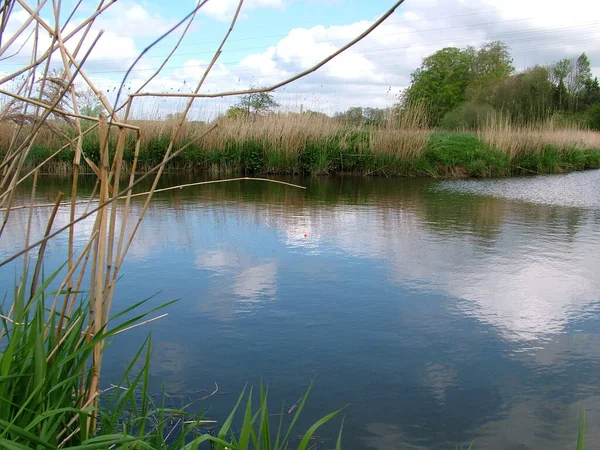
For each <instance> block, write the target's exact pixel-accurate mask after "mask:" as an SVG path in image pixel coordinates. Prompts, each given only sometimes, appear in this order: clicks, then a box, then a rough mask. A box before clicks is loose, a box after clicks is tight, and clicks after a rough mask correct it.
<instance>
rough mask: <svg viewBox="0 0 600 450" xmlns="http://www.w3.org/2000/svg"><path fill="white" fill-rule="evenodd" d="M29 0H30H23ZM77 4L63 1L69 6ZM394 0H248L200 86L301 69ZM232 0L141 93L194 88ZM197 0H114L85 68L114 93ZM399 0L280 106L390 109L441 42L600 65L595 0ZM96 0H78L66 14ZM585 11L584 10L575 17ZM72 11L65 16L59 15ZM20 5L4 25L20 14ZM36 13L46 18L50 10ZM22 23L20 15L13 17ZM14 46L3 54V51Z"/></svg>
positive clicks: (152, 57) (9, 65) (223, 2)
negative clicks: (505, 47) (498, 46)
mask: <svg viewBox="0 0 600 450" xmlns="http://www.w3.org/2000/svg"><path fill="white" fill-rule="evenodd" d="M28 3H29V4H31V5H32V6H33V5H35V4H36V3H37V2H35V1H33V0H29V1H28ZM49 3H50V2H49ZM75 3H76V2H75V1H74V0H63V5H64V8H65V11H67V10H69V9H70V8H71V7H72V5H74V4H75ZM392 3H393V2H392V0H370V1H366V0H362V1H361V0H324V1H319V0H245V2H244V7H243V10H242V14H241V16H240V18H239V20H238V23H237V25H236V28H235V30H234V32H233V34H232V35H231V38H230V40H229V42H228V43H227V45H226V47H225V49H224V52H223V54H222V55H221V57H220V59H219V63H218V64H217V65H216V66H215V68H214V69H213V71H212V73H211V75H210V76H209V78H208V80H207V82H206V84H205V86H204V87H203V91H205V92H220V91H227V90H232V89H246V88H248V87H250V86H267V85H270V84H274V83H276V82H277V81H280V80H282V79H285V78H287V77H289V76H291V75H293V74H295V73H298V72H301V71H302V70H305V69H307V68H308V67H310V66H312V65H314V64H315V63H316V62H318V61H319V60H320V59H322V58H324V57H325V56H327V55H328V54H330V53H331V52H333V51H335V50H336V49H338V48H339V47H341V46H342V45H344V44H345V43H346V42H348V41H349V40H351V39H352V38H354V37H355V36H356V35H358V34H360V33H361V32H362V31H364V30H365V29H366V28H367V27H368V26H369V25H370V24H371V23H372V22H373V21H374V20H375V19H376V18H377V17H379V16H380V15H381V14H382V13H384V12H385V11H386V10H387V9H388V8H389V7H390V6H391V4H392ZM237 4H238V2H237V0H209V2H208V3H207V4H206V5H205V6H204V7H203V8H202V9H201V10H200V11H199V12H198V14H197V16H196V18H195V20H194V22H193V24H192V26H191V28H190V30H189V32H188V34H187V36H186V38H185V40H184V41H183V43H182V44H181V46H180V47H179V49H178V52H177V53H176V55H175V56H174V57H173V58H172V60H171V61H170V62H169V63H168V64H167V66H166V67H165V69H164V70H163V72H162V73H161V74H160V75H159V76H158V77H157V78H156V79H155V80H154V81H153V83H152V84H151V85H149V86H148V87H147V88H146V89H145V90H146V91H153V92H156V91H161V92H177V91H189V90H191V89H192V88H193V86H194V85H195V84H196V82H197V81H198V80H199V79H200V77H201V75H202V73H203V71H204V69H205V68H206V66H207V64H208V62H209V61H210V59H211V58H212V54H213V52H214V50H215V49H216V47H217V46H218V44H219V42H220V40H221V38H222V36H223V34H224V33H225V32H226V30H227V28H228V26H229V22H230V20H231V17H232V13H233V11H234V10H235V8H236V7H237ZM194 6H195V3H194V1H193V0H177V1H159V0H119V1H118V2H116V3H115V4H114V5H112V6H111V7H110V8H109V9H108V10H107V11H106V13H104V14H103V15H102V17H100V18H99V19H98V20H97V21H96V23H95V25H94V29H93V31H92V33H90V36H94V35H95V33H97V32H98V31H99V30H100V29H102V30H104V31H105V33H104V35H103V36H102V38H101V40H100V42H99V44H98V45H97V46H96V48H95V49H94V52H93V54H92V57H91V58H90V60H89V61H88V62H87V63H86V66H85V70H86V73H88V74H89V76H90V77H91V78H92V80H93V81H94V83H95V84H96V85H97V86H98V87H99V88H101V89H103V90H104V91H108V92H107V96H110V95H111V93H112V90H113V89H114V87H115V86H117V85H118V84H119V82H120V80H121V79H122V77H123V75H124V73H125V71H126V70H127V69H128V67H129V66H130V65H131V64H132V62H133V61H134V60H135V58H136V57H137V56H138V55H139V54H140V52H141V51H142V50H143V49H144V48H145V47H146V46H147V45H148V44H149V43H150V42H152V41H153V40H154V39H156V38H157V37H158V36H159V35H160V34H162V33H164V32H165V31H166V30H167V29H169V28H170V27H171V26H173V24H175V23H176V22H177V21H179V20H180V19H181V18H183V17H185V15H186V14H187V13H189V12H190V11H191V10H192V9H193V7H194ZM568 6H569V7H568V8H567V7H566V6H565V4H564V3H563V2H559V1H557V0H481V1H478V2H471V1H466V0H406V2H405V3H404V4H403V5H402V6H401V7H400V8H399V9H398V10H397V12H396V13H395V14H394V15H393V16H391V17H390V18H389V19H388V20H387V21H386V22H385V23H384V25H382V26H381V27H380V28H379V29H378V30H377V31H376V32H374V33H373V34H372V35H371V36H369V37H368V38H367V39H365V40H364V41H363V42H361V43H360V44H359V45H358V46H356V47H355V48H353V49H352V50H351V51H348V52H347V53H345V54H343V55H341V56H340V57H338V58H336V59H335V60H333V61H332V62H331V63H330V64H328V65H327V66H326V67H324V68H323V69H321V70H320V71H318V72H317V73H315V74H312V75H310V76H309V77H307V78H306V79H304V80H301V81H299V82H296V83H294V84H293V85H290V86H288V87H286V88H285V89H282V90H280V91H278V92H277V93H276V96H277V99H278V101H279V103H281V104H282V108H284V109H289V110H295V109H299V108H301V107H302V108H304V109H316V110H320V111H324V112H326V113H330V114H332V113H334V112H336V111H339V110H343V109H347V108H348V107H351V106H375V107H386V106H390V105H391V104H393V103H394V101H395V100H396V98H397V95H398V94H399V93H400V92H401V91H402V89H404V88H406V87H407V85H408V84H409V82H410V73H411V72H412V71H413V70H414V69H415V68H416V67H418V65H419V64H420V62H421V60H422V58H423V57H425V56H427V55H429V54H431V53H433V52H435V51H436V50H439V49H441V48H443V47H446V46H458V47H464V46H467V45H474V46H478V45H480V44H482V43H484V42H486V41H491V40H502V41H504V42H506V43H508V44H509V45H510V47H511V49H512V53H513V55H514V62H515V66H516V67H517V69H523V68H526V67H530V66H533V65H535V64H548V63H551V62H552V61H555V60H557V59H560V58H563V57H567V56H569V57H570V56H578V55H579V54H581V53H582V52H584V51H585V52H587V53H588V55H589V56H590V58H591V60H592V64H593V66H594V72H595V73H596V74H598V73H599V72H600V70H598V69H599V68H600V19H599V18H600V2H597V1H594V0H572V1H570V2H569V5H568ZM95 7H96V2H95V1H91V0H84V2H83V7H82V9H80V11H78V13H76V14H75V16H74V19H73V20H72V23H74V24H76V23H77V22H79V21H81V20H82V19H83V18H84V17H85V16H86V15H87V14H89V13H90V11H93V10H94V9H95ZM582 11H585V12H586V13H585V14H582ZM66 16H67V13H66V12H65V13H63V15H62V20H64V18H65V17H66ZM24 17H25V14H24V11H19V10H18V7H17V8H16V9H15V13H14V14H13V17H11V23H9V30H8V32H10V31H11V30H16V29H17V28H18V26H19V25H20V23H22V21H23V20H24ZM42 17H43V18H45V19H46V20H47V21H48V23H49V24H53V17H52V11H51V10H50V9H49V8H45V9H44V10H43V12H42ZM20 21H21V22H20ZM178 33H179V31H176V32H175V33H174V34H173V35H172V36H170V37H169V38H167V39H165V40H164V41H163V42H161V43H160V44H158V45H157V46H156V47H154V48H153V49H152V50H151V51H150V52H149V53H148V54H147V55H146V56H145V57H144V58H143V59H142V60H141V61H140V62H139V63H138V64H137V65H136V67H135V69H134V70H133V71H132V72H131V74H130V77H129V79H128V85H127V86H128V88H130V89H131V90H135V89H137V88H138V87H139V86H140V85H141V84H142V83H143V81H144V80H145V79H146V78H147V77H148V76H150V75H151V74H152V73H153V71H154V70H155V69H156V68H157V67H158V65H159V64H160V62H161V61H162V58H164V56H166V55H167V54H168V53H169V52H170V50H171V48H172V46H173V44H174V42H175V41H176V39H177V36H178ZM27 34H28V33H24V34H23V36H22V37H21V38H20V40H19V39H18V40H16V41H15V43H14V49H11V50H17V49H19V48H21V51H20V52H19V53H18V54H17V55H15V56H14V57H11V58H9V59H7V60H5V61H3V62H2V63H1V65H0V73H7V72H9V71H10V70H11V69H15V68H17V67H19V65H22V64H23V63H24V61H26V60H27V59H28V57H29V55H30V52H31V50H30V47H31V42H29V41H26V40H25V38H26V35H27ZM10 53H11V51H7V54H10ZM231 102H232V100H220V99H219V100H212V101H201V102H200V101H199V102H198V104H197V105H196V107H195V108H194V113H195V114H197V115H198V116H211V115H214V114H217V113H219V112H222V111H223V110H224V109H226V108H227V107H228V106H229V105H230V104H231ZM179 105H180V102H179V103H178V102H177V101H158V100H156V99H144V104H143V105H142V104H141V103H138V109H137V110H136V112H137V113H138V114H140V115H142V114H143V115H145V116H150V117H153V116H156V115H157V114H161V113H164V112H165V111H169V110H171V109H173V110H174V109H178V107H179Z"/></svg>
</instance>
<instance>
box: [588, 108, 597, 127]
mask: <svg viewBox="0 0 600 450" xmlns="http://www.w3.org/2000/svg"><path fill="white" fill-rule="evenodd" d="M588 125H589V127H590V128H591V129H592V130H596V131H600V104H595V105H592V106H591V107H590V109H588Z"/></svg>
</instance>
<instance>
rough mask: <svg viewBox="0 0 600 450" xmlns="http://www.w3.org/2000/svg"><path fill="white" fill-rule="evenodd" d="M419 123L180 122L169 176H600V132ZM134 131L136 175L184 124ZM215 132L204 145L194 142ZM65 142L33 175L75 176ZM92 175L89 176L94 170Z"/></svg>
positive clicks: (34, 153)
mask: <svg viewBox="0 0 600 450" xmlns="http://www.w3.org/2000/svg"><path fill="white" fill-rule="evenodd" d="M422 114H423V113H422V110H417V111H416V112H415V113H413V114H412V115H411V114H403V115H402V116H401V118H400V119H398V120H390V121H389V122H387V123H385V124H384V125H381V126H367V125H363V126H356V125H354V126H351V125H348V124H344V123H342V122H340V121H338V120H336V119H333V118H329V117H327V116H324V115H321V114H311V113H305V114H295V113H279V114H276V113H274V114H270V115H268V116H257V117H251V118H220V119H217V120H215V121H213V122H208V123H201V122H183V123H182V124H181V128H180V132H179V134H178V137H177V140H176V142H175V145H179V146H187V147H186V148H185V150H184V151H183V152H181V153H180V154H179V155H178V156H177V157H176V158H173V160H172V161H170V162H169V164H168V165H166V167H165V170H169V171H177V170H184V171H195V172H210V173H213V174H215V175H235V176H238V175H253V174H266V173H271V174H316V175H323V174H333V173H350V174H359V175H379V176H392V175H393V176H430V177H466V176H472V177H473V176H474V177H486V176H511V175H522V174H527V173H562V172H567V171H573V170H584V169H595V168H600V133H598V132H595V131H589V130H585V129H579V128H557V127H556V126H555V125H554V124H553V123H552V122H547V123H543V124H538V125H535V126H533V125H530V126H515V125H513V124H512V123H511V122H510V121H508V120H506V119H505V118H502V119H499V118H494V117H492V118H491V119H490V120H488V122H487V124H486V126H485V127H483V128H482V129H481V130H479V131H477V132H447V131H442V130H431V129H427V128H426V127H425V126H424V123H426V121H423V120H421V118H422V117H423V115H422ZM415 116H416V119H415V118H414V117H415ZM131 124H133V125H135V126H136V127H138V128H139V130H140V135H141V138H140V141H139V144H138V145H139V150H138V157H137V163H136V167H137V170H138V171H140V172H146V171H147V170H149V169H151V168H152V167H154V166H155V165H157V164H160V163H161V161H162V159H163V155H164V148H165V147H166V146H168V145H169V142H170V140H171V136H172V131H173V129H174V127H175V126H177V123H176V122H175V121H174V120H164V121H131ZM5 127H6V125H5ZM212 127H214V129H212ZM211 129H212V131H211V132H210V133H208V134H207V135H206V137H205V138H204V139H202V140H200V141H195V140H194V136H197V135H199V134H202V133H206V132H207V131H208V130H211ZM69 133H71V134H72V130H70V129H68V128H66V129H65V132H64V133H63V134H64V135H65V136H69ZM118 137H119V136H118V133H117V132H116V131H113V132H112V133H109V135H108V138H107V139H108V140H109V142H111V148H113V147H112V145H115V146H116V144H117V142H118ZM66 139H67V138H65V137H63V138H61V137H60V136H58V137H57V136H56V134H53V133H45V134H43V135H41V134H40V137H39V139H38V140H37V141H36V144H35V145H34V146H33V147H32V149H31V151H30V154H29V156H28V159H27V160H26V161H25V163H24V167H29V168H30V167H34V166H35V165H37V164H39V163H40V162H43V161H45V160H46V159H48V158H49V157H51V156H53V155H54V157H53V159H52V162H51V163H49V164H46V165H45V170H46V171H47V172H52V173H69V171H70V169H71V167H72V165H71V163H70V161H71V160H72V159H73V157H74V149H73V148H65V149H64V150H62V151H60V152H58V153H57V154H56V151H57V150H58V149H60V147H61V146H62V145H64V144H65V142H68V141H67V140H66ZM98 148H99V147H98V132H97V130H92V131H91V132H90V133H89V134H87V135H86V136H84V137H83V139H82V154H83V155H85V156H86V157H87V158H88V159H89V160H90V161H91V162H92V163H94V164H96V165H97V164H99V157H100V155H99V153H98ZM135 148H136V141H135V139H134V136H133V135H132V134H130V135H129V136H128V137H126V138H125V143H124V148H123V154H122V164H123V167H122V172H123V173H129V172H130V171H131V168H132V166H133V162H134V156H135ZM110 151H112V150H110ZM111 155H112V153H111ZM87 171H88V172H91V171H92V169H91V166H88V168H87Z"/></svg>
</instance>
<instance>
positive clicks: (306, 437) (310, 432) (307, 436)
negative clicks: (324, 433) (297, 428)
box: [298, 408, 344, 450]
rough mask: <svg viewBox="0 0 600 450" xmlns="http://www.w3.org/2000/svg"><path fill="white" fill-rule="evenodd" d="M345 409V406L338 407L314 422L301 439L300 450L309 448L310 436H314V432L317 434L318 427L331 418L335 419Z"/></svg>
mask: <svg viewBox="0 0 600 450" xmlns="http://www.w3.org/2000/svg"><path fill="white" fill-rule="evenodd" d="M343 410H344V408H342V409H338V410H337V411H334V412H332V413H330V414H327V415H326V416H325V417H323V418H322V419H319V420H317V421H316V422H315V423H314V424H313V426H311V427H310V428H309V429H308V431H307V432H306V434H305V435H304V437H303V438H302V440H301V441H300V445H299V446H298V450H306V449H307V448H308V444H309V443H310V438H312V436H313V434H315V431H317V429H318V428H319V427H321V426H322V425H323V424H325V423H327V422H329V421H330V420H331V419H333V418H334V417H335V416H337V415H338V414H339V413H340V412H342V411H343Z"/></svg>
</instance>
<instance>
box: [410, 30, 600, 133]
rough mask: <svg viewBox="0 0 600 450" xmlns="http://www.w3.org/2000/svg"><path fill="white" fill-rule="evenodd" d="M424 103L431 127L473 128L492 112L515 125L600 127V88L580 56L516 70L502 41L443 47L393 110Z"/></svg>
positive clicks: (425, 64)
mask: <svg viewBox="0 0 600 450" xmlns="http://www.w3.org/2000/svg"><path fill="white" fill-rule="evenodd" d="M423 101H424V102H426V104H427V106H428V109H429V122H430V123H429V125H430V126H441V127H444V128H475V127H477V126H479V125H481V121H482V120H486V118H487V117H488V116H489V114H490V113H494V112H495V113H498V114H503V115H506V117H507V118H508V120H510V121H512V122H514V123H518V124H531V123H536V122H539V121H544V120H547V119H549V118H555V119H560V120H563V121H564V122H565V123H566V122H568V123H570V124H576V125H583V126H589V127H591V128H594V129H600V85H599V83H598V78H595V77H593V76H592V71H591V63H590V60H589V58H588V57H587V55H586V54H585V53H582V54H581V55H580V56H578V57H573V58H564V59H561V60H560V61H556V62H554V63H552V64H549V65H545V66H543V65H536V66H534V67H531V68H528V69H526V70H523V71H521V72H516V71H515V67H514V66H513V59H512V56H511V54H510V51H509V47H508V46H507V45H506V44H504V43H502V42H499V41H495V42H489V43H486V44H483V45H482V46H481V47H479V48H478V49H476V48H474V47H467V48H463V49H461V48H456V47H448V48H444V49H441V50H439V51H437V52H435V53H434V54H432V55H430V56H428V57H426V58H425V59H424V60H423V62H422V64H421V66H420V67H419V68H418V69H417V70H415V71H414V72H413V73H412V75H411V84H410V86H409V87H408V89H406V90H405V91H404V93H403V95H402V96H401V99H400V102H399V105H398V106H399V108H406V107H408V105H411V104H414V103H415V102H423Z"/></svg>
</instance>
